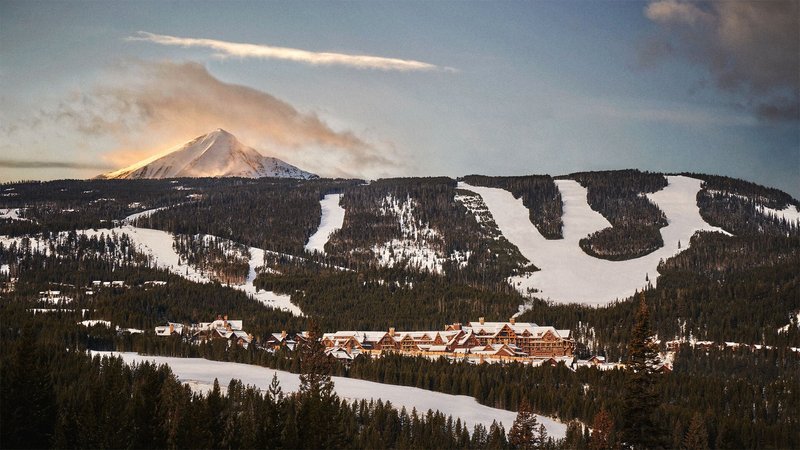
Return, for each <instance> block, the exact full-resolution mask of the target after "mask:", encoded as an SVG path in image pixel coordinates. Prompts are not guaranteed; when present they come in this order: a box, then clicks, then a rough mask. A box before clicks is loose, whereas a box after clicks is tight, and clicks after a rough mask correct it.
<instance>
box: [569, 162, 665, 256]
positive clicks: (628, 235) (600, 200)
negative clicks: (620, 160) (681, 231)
mask: <svg viewBox="0 0 800 450" xmlns="http://www.w3.org/2000/svg"><path fill="white" fill-rule="evenodd" d="M569 177H570V178H572V179H574V180H576V181H578V182H579V183H580V184H581V185H582V186H583V187H585V188H586V190H587V200H588V201H589V206H591V207H592V209H594V210H595V211H597V212H599V213H600V214H602V215H603V217H605V218H606V219H608V221H609V222H611V227H609V228H606V229H603V230H598V231H597V232H595V233H593V234H592V235H591V236H587V237H586V238H585V239H582V240H581V242H580V246H581V248H582V249H583V250H584V251H585V252H586V253H588V254H589V255H592V256H595V257H598V258H604V259H610V260H612V261H620V260H626V259H632V258H637V257H639V256H643V255H646V254H648V253H651V252H653V251H655V250H657V249H659V248H661V247H662V246H663V245H664V241H663V239H662V238H661V233H660V232H659V229H660V228H661V227H664V226H666V225H667V217H666V216H665V215H664V212H663V211H661V210H660V209H659V208H658V206H656V205H655V204H654V203H653V202H651V201H650V200H648V199H647V197H645V196H644V194H646V193H651V192H656V191H658V190H660V189H663V188H664V187H665V186H666V185H667V179H666V178H664V176H663V175H661V174H656V173H650V172H641V171H638V170H614V171H607V172H580V173H573V174H571V175H569Z"/></svg>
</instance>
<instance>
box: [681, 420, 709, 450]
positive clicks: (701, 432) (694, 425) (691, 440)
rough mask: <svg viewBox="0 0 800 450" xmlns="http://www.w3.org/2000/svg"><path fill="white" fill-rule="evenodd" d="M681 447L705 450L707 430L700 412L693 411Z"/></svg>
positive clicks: (689, 449)
mask: <svg viewBox="0 0 800 450" xmlns="http://www.w3.org/2000/svg"><path fill="white" fill-rule="evenodd" d="M683 447H684V448H686V449H687V450H706V449H708V431H707V430H706V423H705V420H703V416H702V415H700V413H695V414H694V417H692V421H691V422H690V423H689V430H688V431H687V432H686V437H684V438H683Z"/></svg>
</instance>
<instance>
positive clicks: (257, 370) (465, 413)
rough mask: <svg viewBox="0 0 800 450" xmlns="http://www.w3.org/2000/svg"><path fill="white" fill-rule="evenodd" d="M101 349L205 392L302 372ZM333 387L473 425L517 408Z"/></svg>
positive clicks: (290, 388) (414, 391)
mask: <svg viewBox="0 0 800 450" xmlns="http://www.w3.org/2000/svg"><path fill="white" fill-rule="evenodd" d="M92 353H93V354H98V355H119V356H121V357H122V359H123V360H124V361H125V362H126V363H128V364H132V363H140V362H143V361H152V362H154V363H156V364H167V365H169V367H170V368H171V369H172V372H173V373H174V374H175V375H176V376H177V377H178V379H179V380H181V381H182V382H184V383H189V385H190V386H191V387H192V388H193V389H195V390H199V391H201V392H206V391H208V390H210V389H211V387H212V386H213V385H214V379H215V378H216V379H218V380H219V384H220V386H227V385H228V384H229V383H230V380H231V379H239V380H241V381H242V383H243V384H245V385H248V386H256V387H258V388H259V389H262V390H266V389H267V388H268V387H269V384H270V382H271V381H272V375H273V374H277V376H278V381H279V382H280V383H281V388H283V391H284V392H294V391H297V390H298V389H299V388H300V377H299V375H297V374H293V373H289V372H284V371H280V370H273V369H268V368H266V367H259V366H253V365H249V364H238V363H230V362H221V361H209V360H206V359H200V358H173V357H166V356H141V355H137V354H135V353H110V352H92ZM332 379H333V383H334V389H335V390H336V393H337V394H339V396H340V397H343V398H345V399H347V400H350V401H353V400H361V399H364V400H367V401H369V400H370V399H379V398H380V399H382V400H383V401H384V402H386V401H390V402H392V404H393V405H394V406H395V407H396V408H398V409H400V408H402V407H403V406H405V407H406V410H407V411H409V412H410V411H411V409H412V408H416V409H417V411H418V412H419V413H425V412H427V411H428V410H429V409H431V410H434V411H436V410H439V411H441V412H442V413H444V414H446V415H451V416H453V418H454V419H455V418H461V421H462V422H463V423H466V424H467V426H468V427H470V428H472V427H473V426H474V425H476V424H478V423H481V424H483V425H484V426H485V427H486V428H489V426H491V424H492V421H494V420H497V421H498V422H501V423H502V424H503V426H504V427H505V428H506V429H509V428H510V427H511V424H512V423H513V422H514V418H515V417H516V413H514V412H512V411H505V410H502V409H496V408H490V407H488V406H484V405H481V404H479V403H478V402H477V401H475V399H474V398H472V397H467V396H464V395H450V394H443V393H440V392H432V391H426V390H424V389H419V388H413V387H406V386H396V385H391V384H382V383H374V382H371V381H364V380H356V379H353V378H342V377H332ZM536 418H537V420H538V421H539V423H541V424H544V426H545V428H546V429H547V434H548V435H550V436H552V437H554V438H555V439H560V438H563V437H564V436H565V434H566V431H567V427H566V425H565V424H563V423H561V422H558V421H556V420H554V419H551V418H549V417H544V416H537V417H536Z"/></svg>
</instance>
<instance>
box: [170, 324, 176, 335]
mask: <svg viewBox="0 0 800 450" xmlns="http://www.w3.org/2000/svg"><path fill="white" fill-rule="evenodd" d="M174 332H175V325H173V324H169V334H172V333H174Z"/></svg>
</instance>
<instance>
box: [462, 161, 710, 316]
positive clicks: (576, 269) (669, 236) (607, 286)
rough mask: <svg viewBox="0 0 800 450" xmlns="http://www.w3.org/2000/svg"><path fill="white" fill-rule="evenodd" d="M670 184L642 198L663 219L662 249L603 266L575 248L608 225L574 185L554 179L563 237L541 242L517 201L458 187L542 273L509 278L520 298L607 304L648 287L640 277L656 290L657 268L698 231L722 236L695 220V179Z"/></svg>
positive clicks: (671, 180)
mask: <svg viewBox="0 0 800 450" xmlns="http://www.w3.org/2000/svg"><path fill="white" fill-rule="evenodd" d="M667 180H668V182H669V184H668V185H667V187H665V188H664V189H662V190H661V191H659V192H656V193H653V194H648V195H647V197H648V198H649V199H650V200H651V201H653V203H655V204H657V205H658V206H659V208H661V210H662V211H664V213H665V214H666V216H667V220H668V223H669V224H668V225H667V226H666V227H664V228H662V229H661V235H662V237H663V238H664V247H662V248H660V249H658V250H656V251H655V252H653V253H650V254H649V255H645V256H643V257H640V258H636V259H632V260H627V261H607V260H603V259H599V258H594V257H592V256H589V255H587V254H586V253H584V251H583V250H581V248H580V246H579V245H578V241H580V239H582V238H584V237H586V236H587V235H589V234H591V233H593V232H595V231H598V230H601V229H603V228H606V227H609V226H611V224H610V223H609V222H608V220H606V219H605V218H604V217H603V216H602V215H601V214H600V213H598V212H596V211H594V210H592V209H591V207H590V206H589V204H588V202H587V200H586V189H585V188H584V187H582V186H581V185H580V184H579V183H578V182H576V181H573V180H557V181H556V185H557V186H558V189H559V191H561V198H562V200H563V202H564V206H563V208H564V215H563V217H562V219H563V222H564V230H563V232H564V238H563V239H557V240H547V239H545V238H544V237H543V236H542V235H541V233H539V230H537V229H536V227H535V226H534V225H533V224H532V223H531V221H530V218H529V214H528V209H527V208H526V207H525V206H524V205H523V204H522V199H515V198H514V196H513V195H512V194H511V193H510V192H508V191H506V190H504V189H498V188H486V187H476V186H471V185H468V184H466V183H463V182H462V183H459V188H460V189H466V190H470V191H473V192H475V193H477V194H478V195H480V196H481V197H482V198H483V201H484V203H485V204H486V206H487V207H488V208H489V211H490V212H491V214H492V216H493V217H494V220H495V222H496V223H497V225H498V227H499V228H500V231H501V232H502V233H503V235H504V236H505V237H506V238H507V239H508V240H509V241H510V242H511V243H512V244H514V245H516V246H517V247H518V248H519V250H520V252H521V253H522V255H523V256H525V257H526V258H528V259H529V260H530V261H531V262H532V263H533V264H535V265H536V266H537V267H539V268H541V271H539V272H534V273H533V274H526V275H523V276H517V277H512V278H511V280H510V281H511V283H512V284H513V286H514V287H515V288H517V290H519V291H520V292H522V293H523V294H528V293H530V292H532V291H533V290H534V289H535V290H538V292H535V293H534V294H533V295H535V296H536V297H539V298H543V299H549V300H552V301H554V302H557V303H585V304H591V305H606V304H608V303H610V302H613V301H614V300H616V299H624V298H627V297H630V296H632V295H634V293H635V292H636V290H637V289H639V290H641V289H642V288H644V287H645V286H646V285H647V281H646V280H645V277H649V279H650V282H651V283H652V284H653V285H655V284H656V278H657V276H658V272H657V270H656V268H657V267H658V263H659V261H660V260H661V259H667V258H670V257H672V256H674V255H677V254H678V253H680V252H681V251H682V250H685V249H686V248H687V247H688V245H689V239H690V238H691V237H692V235H693V234H694V233H695V232H696V231H699V230H705V231H718V232H723V233H724V231H723V230H722V229H720V228H717V227H713V226H711V225H709V224H708V223H706V222H705V221H704V220H703V219H702V217H700V211H699V209H698V207H697V201H696V196H697V192H698V191H699V190H700V184H701V181H700V180H696V179H693V178H688V177H684V176H670V177H667Z"/></svg>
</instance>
